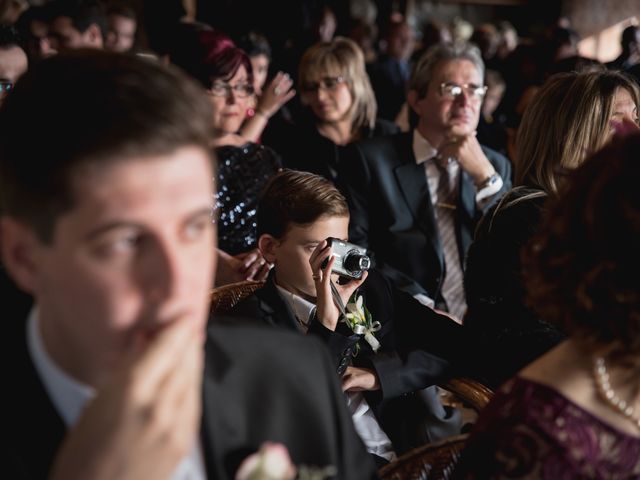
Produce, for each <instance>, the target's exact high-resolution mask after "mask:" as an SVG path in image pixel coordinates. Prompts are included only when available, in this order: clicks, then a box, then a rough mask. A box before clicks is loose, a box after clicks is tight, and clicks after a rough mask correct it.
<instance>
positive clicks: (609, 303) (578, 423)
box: [453, 133, 640, 479]
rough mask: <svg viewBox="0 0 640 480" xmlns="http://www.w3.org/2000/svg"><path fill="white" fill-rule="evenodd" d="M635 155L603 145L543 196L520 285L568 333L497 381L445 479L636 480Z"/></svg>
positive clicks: (639, 264)
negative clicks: (546, 199) (556, 191)
mask: <svg viewBox="0 0 640 480" xmlns="http://www.w3.org/2000/svg"><path fill="white" fill-rule="evenodd" d="M639 153H640V133H636V134H633V135H630V136H629V137H627V138H624V139H620V140H616V141H614V142H613V143H612V144H610V145H607V146H606V147H605V148H604V149H603V150H601V151H600V152H598V153H596V154H595V155H594V156H593V157H591V158H590V159H588V160H586V161H584V163H583V164H581V165H580V166H579V167H578V168H577V169H576V170H575V171H573V172H571V173H570V175H569V177H568V179H567V181H565V182H563V184H562V185H561V187H560V193H561V194H560V195H554V197H553V198H552V199H551V200H552V201H551V202H550V205H549V207H548V208H549V215H546V216H545V218H544V219H543V222H542V226H541V228H540V232H539V233H538V234H537V235H536V236H535V237H534V239H533V240H532V242H531V243H530V245H529V246H528V247H527V248H526V249H525V255H524V260H523V261H524V266H525V268H526V272H527V277H526V279H525V281H526V286H527V297H528V299H529V301H530V303H531V305H534V306H535V309H536V311H537V312H538V313H539V315H540V316H541V317H543V318H545V319H547V320H549V321H551V322H554V323H556V324H558V325H560V326H561V328H562V329H563V330H564V331H565V332H566V333H567V334H568V339H567V340H566V341H565V342H562V343H561V344H560V345H558V346H557V347H556V348H554V349H553V350H551V351H550V352H548V353H546V354H545V355H543V356H542V357H540V358H539V359H537V360H536V361H534V362H533V363H531V364H530V365H528V366H527V367H526V368H524V369H523V370H521V371H520V372H519V373H518V375H517V376H515V377H513V378H512V379H511V380H509V381H508V382H507V383H505V384H504V385H503V386H502V387H501V388H500V390H499V391H498V392H497V393H496V395H495V396H494V397H493V399H492V401H491V403H490V404H489V405H488V406H487V407H486V408H485V410H484V411H483V412H482V414H481V415H480V418H479V419H478V421H477V423H476V425H475V428H474V431H473V433H472V434H471V437H470V438H469V440H468V441H467V444H466V448H465V451H464V452H463V454H462V458H461V459H460V463H459V464H458V469H457V470H456V473H455V474H454V477H453V478H459V479H475V478H482V479H498V478H510V479H516V478H518V479H524V478H528V479H529V478H540V479H547V478H548V479H573V478H581V479H587V478H590V479H591V478H592V479H601V478H606V479H631V478H636V479H637V478H640V281H639V280H638V269H640V251H639V250H638V244H639V243H640V190H638V180H637V179H638V177H639V176H640V155H639Z"/></svg>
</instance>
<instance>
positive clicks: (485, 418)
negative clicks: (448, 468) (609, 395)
mask: <svg viewBox="0 0 640 480" xmlns="http://www.w3.org/2000/svg"><path fill="white" fill-rule="evenodd" d="M454 478H465V479H470V478H478V479H494V478H517V479H524V478H527V479H549V480H565V479H566V480H569V479H572V480H573V479H586V478H589V479H606V480H616V479H640V438H638V437H633V436H630V435H627V434H625V433H622V432H620V431H618V430H616V429H615V428H613V427H611V426H609V425H607V424H605V423H603V422H602V421H601V420H599V419H598V418H596V417H594V416H593V415H592V414H591V413H589V412H587V411H586V410H584V409H582V408H581V407H579V406H578V405H576V404H575V403H573V402H571V401H570V400H568V399H567V398H566V397H564V396H562V395H561V394H560V393H558V392H557V391H555V390H553V389H552V388H550V387H547V386H545V385H542V384H539V383H536V382H532V381H530V380H525V379H523V378H520V377H514V378H513V379H511V380H509V381H508V382H507V383H505V384H504V385H503V386H502V387H501V388H500V390H499V391H498V392H497V393H496V395H495V397H494V398H493V400H492V401H491V403H490V404H489V405H488V406H487V408H486V409H485V410H484V411H483V412H482V414H481V415H480V418H479V419H478V422H477V423H476V426H475V429H474V431H473V433H472V434H471V437H470V438H469V440H468V442H467V446H466V447H465V449H464V451H463V453H462V456H461V458H460V461H459V463H458V466H457V468H456V471H455V474H454Z"/></svg>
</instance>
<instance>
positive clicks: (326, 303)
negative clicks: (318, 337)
mask: <svg viewBox="0 0 640 480" xmlns="http://www.w3.org/2000/svg"><path fill="white" fill-rule="evenodd" d="M325 259H329V261H328V263H327V265H326V266H325V268H322V263H323V262H324V261H325ZM334 262H335V257H334V256H333V255H331V247H330V246H329V245H327V241H326V240H323V241H322V242H320V243H319V244H318V246H317V247H316V249H315V250H314V251H313V253H312V254H311V257H310V258H309V264H310V265H311V271H312V272H313V280H314V282H315V285H316V314H317V316H318V320H319V321H320V322H321V323H322V324H323V325H324V326H325V327H327V328H328V329H329V330H335V329H336V326H337V325H338V319H339V318H340V310H338V307H337V305H336V304H335V302H334V301H333V296H332V295H331V281H332V280H331V269H332V268H333V264H334ZM367 275H368V272H366V271H365V272H364V273H363V274H362V277H361V278H360V280H351V281H350V282H348V283H346V284H344V285H339V284H335V283H334V285H335V287H336V289H337V290H338V293H339V294H340V298H341V299H342V303H343V304H344V305H346V304H347V302H348V301H349V298H351V295H352V294H353V292H355V291H356V289H357V288H358V287H359V286H360V285H362V283H363V282H364V281H365V280H366V279H367Z"/></svg>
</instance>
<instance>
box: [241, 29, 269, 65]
mask: <svg viewBox="0 0 640 480" xmlns="http://www.w3.org/2000/svg"><path fill="white" fill-rule="evenodd" d="M238 47H239V48H241V49H242V50H244V51H245V53H246V54H247V55H248V56H249V58H252V57H257V56H258V55H264V56H265V57H267V58H268V59H269V60H271V45H269V41H268V40H267V39H266V37H265V36H263V35H261V34H259V33H258V32H249V33H247V34H246V35H244V36H242V37H241V38H240V40H239V41H238Z"/></svg>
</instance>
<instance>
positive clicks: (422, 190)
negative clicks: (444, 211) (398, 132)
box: [394, 135, 444, 265]
mask: <svg viewBox="0 0 640 480" xmlns="http://www.w3.org/2000/svg"><path fill="white" fill-rule="evenodd" d="M411 138H412V136H411V135H402V136H400V137H399V140H400V141H399V142H397V144H396V148H397V149H398V158H400V159H402V161H403V163H402V165H400V166H398V167H396V168H395V170H394V173H395V176H396V179H397V180H398V185H399V187H400V191H401V192H402V195H403V196H404V199H405V202H406V203H407V206H408V207H409V210H410V211H411V213H412V214H413V217H414V219H415V221H416V225H418V227H419V228H420V229H421V230H423V231H424V232H425V234H426V236H427V238H428V239H429V240H430V241H431V244H432V246H433V249H434V251H435V252H436V253H437V254H438V258H439V260H440V265H444V257H443V253H442V246H441V245H440V237H439V236H438V229H437V228H436V224H435V223H436V221H435V214H434V210H433V205H432V203H431V195H430V194H429V187H428V185H427V178H426V175H425V169H424V164H420V165H418V164H416V158H415V155H414V154H413V149H412V143H411V142H412V140H411Z"/></svg>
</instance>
